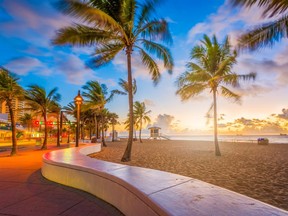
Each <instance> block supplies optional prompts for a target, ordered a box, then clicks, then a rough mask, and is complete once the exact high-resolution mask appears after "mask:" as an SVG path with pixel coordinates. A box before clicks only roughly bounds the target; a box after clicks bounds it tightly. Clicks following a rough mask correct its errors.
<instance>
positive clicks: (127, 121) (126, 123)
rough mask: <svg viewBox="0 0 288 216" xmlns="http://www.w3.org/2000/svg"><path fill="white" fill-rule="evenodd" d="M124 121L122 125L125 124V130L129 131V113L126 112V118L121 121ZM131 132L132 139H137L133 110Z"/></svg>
mask: <svg viewBox="0 0 288 216" xmlns="http://www.w3.org/2000/svg"><path fill="white" fill-rule="evenodd" d="M123 123H124V125H125V129H126V130H127V131H129V128H130V115H129V113H128V115H127V118H126V120H125V121H124V122H123ZM132 127H133V132H134V138H133V140H134V141H137V131H136V128H137V125H136V121H135V118H134V112H133V126H132Z"/></svg>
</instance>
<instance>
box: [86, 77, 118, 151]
mask: <svg viewBox="0 0 288 216" xmlns="http://www.w3.org/2000/svg"><path fill="white" fill-rule="evenodd" d="M82 88H83V89H84V92H83V94H82V95H83V97H84V98H85V104H84V105H83V106H82V107H83V110H84V111H85V110H88V109H90V110H92V111H93V112H94V119H95V122H96V125H95V126H96V127H97V115H100V116H101V121H102V115H101V112H102V110H103V109H104V107H105V105H106V103H108V102H110V101H111V100H112V98H113V94H110V96H108V94H109V93H108V88H107V86H106V85H105V84H100V83H99V82H97V81H88V82H87V83H86V84H85V85H84V86H83V87H82ZM102 122H103V121H102ZM102 144H103V146H106V143H105V140H103V139H102Z"/></svg>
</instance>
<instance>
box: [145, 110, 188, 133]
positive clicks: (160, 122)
mask: <svg viewBox="0 0 288 216" xmlns="http://www.w3.org/2000/svg"><path fill="white" fill-rule="evenodd" d="M151 126H157V127H160V128H161V131H162V132H163V133H168V134H175V133H187V132H189V129H187V128H182V127H181V122H180V121H179V120H176V119H175V116H172V115H169V114H159V115H158V116H157V118H156V119H155V121H154V123H153V124H152V125H148V126H147V127H151Z"/></svg>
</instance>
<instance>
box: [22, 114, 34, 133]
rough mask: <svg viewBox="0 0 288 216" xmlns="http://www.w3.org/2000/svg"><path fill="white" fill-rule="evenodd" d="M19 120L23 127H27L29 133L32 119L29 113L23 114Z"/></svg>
mask: <svg viewBox="0 0 288 216" xmlns="http://www.w3.org/2000/svg"><path fill="white" fill-rule="evenodd" d="M19 120H20V122H21V124H22V125H23V126H24V127H27V129H28V131H31V128H32V120H33V118H32V115H31V114H30V113H24V115H23V116H22V117H20V119H19Z"/></svg>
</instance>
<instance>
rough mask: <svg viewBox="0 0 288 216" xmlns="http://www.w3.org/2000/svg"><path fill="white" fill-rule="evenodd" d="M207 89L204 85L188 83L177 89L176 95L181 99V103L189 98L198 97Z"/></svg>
mask: <svg viewBox="0 0 288 216" xmlns="http://www.w3.org/2000/svg"><path fill="white" fill-rule="evenodd" d="M207 87H208V86H207V84H205V83H189V84H186V85H183V86H181V87H180V88H178V89H177V91H176V94H177V95H179V96H180V97H181V100H182V101H187V100H188V99H190V98H191V97H194V96H196V95H199V94H200V93H201V92H203V91H204V90H205V89H206V88H207Z"/></svg>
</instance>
